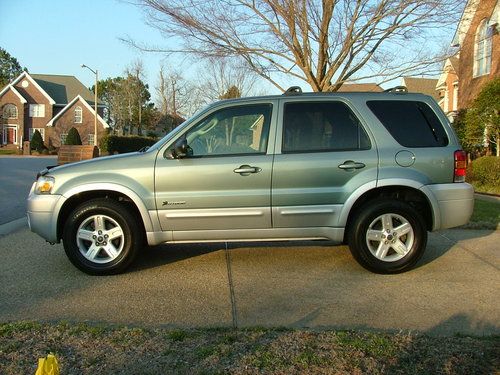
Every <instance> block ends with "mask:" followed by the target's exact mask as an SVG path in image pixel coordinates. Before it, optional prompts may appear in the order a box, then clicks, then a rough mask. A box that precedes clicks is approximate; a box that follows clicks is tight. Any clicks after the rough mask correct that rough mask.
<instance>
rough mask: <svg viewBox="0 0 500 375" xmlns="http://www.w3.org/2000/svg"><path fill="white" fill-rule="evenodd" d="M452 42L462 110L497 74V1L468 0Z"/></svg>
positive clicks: (499, 65)
mask: <svg viewBox="0 0 500 375" xmlns="http://www.w3.org/2000/svg"><path fill="white" fill-rule="evenodd" d="M453 45H454V46H456V47H459V48H460V52H459V60H458V72H457V73H458V75H459V77H460V79H459V80H458V109H463V108H467V107H469V106H470V104H471V102H472V101H473V100H474V98H476V96H477V95H478V94H479V92H480V91H481V88H482V87H483V86H484V85H485V84H486V83H487V82H489V81H490V80H491V79H492V78H493V77H498V76H500V0H469V1H468V2H467V4H466V6H465V10H464V13H463V14H462V18H461V19H460V22H459V24H458V28H457V31H456V33H455V37H454V39H453Z"/></svg>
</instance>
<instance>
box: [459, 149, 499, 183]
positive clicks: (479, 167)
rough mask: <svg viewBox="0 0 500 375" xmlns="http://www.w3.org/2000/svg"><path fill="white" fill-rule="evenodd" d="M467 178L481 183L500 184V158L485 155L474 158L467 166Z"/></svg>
mask: <svg viewBox="0 0 500 375" xmlns="http://www.w3.org/2000/svg"><path fill="white" fill-rule="evenodd" d="M467 180H468V181H471V182H476V183H478V184H480V185H491V186H499V185H500V158H498V157H496V156H483V157H481V158H478V159H476V160H474V161H473V162H472V163H471V164H469V166H468V168H467Z"/></svg>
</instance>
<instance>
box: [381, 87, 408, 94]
mask: <svg viewBox="0 0 500 375" xmlns="http://www.w3.org/2000/svg"><path fill="white" fill-rule="evenodd" d="M384 92H396V93H399V94H401V93H405V92H408V89H407V88H406V86H395V87H391V88H390V89H387V90H384Z"/></svg>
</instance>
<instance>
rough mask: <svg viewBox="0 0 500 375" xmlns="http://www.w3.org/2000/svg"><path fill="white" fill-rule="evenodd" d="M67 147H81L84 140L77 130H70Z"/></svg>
mask: <svg viewBox="0 0 500 375" xmlns="http://www.w3.org/2000/svg"><path fill="white" fill-rule="evenodd" d="M65 144H66V145H81V144H82V139H81V138H80V133H78V130H77V129H76V128H74V127H73V128H71V129H69V132H68V135H67V137H66V142H65Z"/></svg>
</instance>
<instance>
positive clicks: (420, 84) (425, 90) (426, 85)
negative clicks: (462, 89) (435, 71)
mask: <svg viewBox="0 0 500 375" xmlns="http://www.w3.org/2000/svg"><path fill="white" fill-rule="evenodd" d="M437 81H438V80H437V79H434V78H417V77H403V78H402V79H401V84H402V85H403V86H405V87H406V89H407V90H408V92H418V93H422V94H426V95H429V96H432V97H433V98H434V99H435V100H436V101H439V99H440V98H439V95H438V94H437V93H436V84H437Z"/></svg>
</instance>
